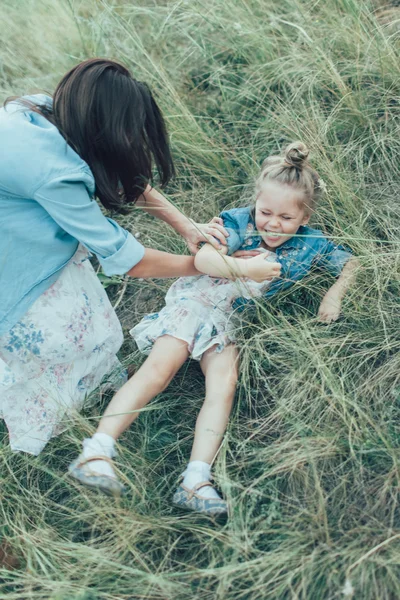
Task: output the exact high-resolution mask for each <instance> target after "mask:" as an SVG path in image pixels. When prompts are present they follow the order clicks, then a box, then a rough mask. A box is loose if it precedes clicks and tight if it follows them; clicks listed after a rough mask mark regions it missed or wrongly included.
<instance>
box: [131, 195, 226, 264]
mask: <svg viewBox="0 0 400 600" xmlns="http://www.w3.org/2000/svg"><path fill="white" fill-rule="evenodd" d="M136 206H138V207H140V208H143V210H145V211H146V212H147V213H149V214H151V215H153V216H154V217H157V218H158V219H161V220H162V221H165V223H168V225H171V227H173V228H174V229H175V231H177V232H178V233H180V235H181V236H182V237H183V238H184V239H185V240H186V242H187V245H188V247H189V250H190V251H191V252H193V254H195V253H196V252H197V250H198V244H199V243H200V242H205V241H208V242H210V243H211V244H212V245H213V246H215V247H216V248H219V247H220V244H223V245H225V244H226V239H225V238H226V237H227V236H228V232H227V231H226V229H225V228H224V227H223V225H222V221H221V219H219V218H217V217H214V219H213V220H212V221H211V222H210V223H208V224H206V225H202V224H199V223H194V222H193V221H192V220H191V219H189V218H188V217H186V216H185V215H184V214H182V213H181V212H180V211H179V210H178V209H177V208H176V207H175V206H174V205H173V204H171V202H169V201H168V200H167V199H166V198H165V197H164V196H163V195H162V194H160V192H157V190H155V189H154V188H152V187H150V186H149V185H148V186H147V188H146V190H145V191H144V193H143V194H142V196H140V198H139V199H138V201H137V202H136ZM215 238H217V239H215Z"/></svg>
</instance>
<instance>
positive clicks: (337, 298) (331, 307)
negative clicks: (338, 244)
mask: <svg viewBox="0 0 400 600" xmlns="http://www.w3.org/2000/svg"><path fill="white" fill-rule="evenodd" d="M359 266H360V262H359V261H358V260H357V259H356V258H351V259H350V260H349V261H348V262H347V263H346V264H345V265H344V267H343V270H342V272H341V274H340V276H339V279H338V280H337V281H336V283H334V284H333V285H332V287H330V288H329V290H328V291H327V292H326V294H325V296H324V297H323V299H322V302H321V305H320V307H319V311H318V318H319V320H320V321H323V322H325V323H331V322H332V321H336V320H337V319H338V318H339V315H340V309H341V306H342V299H343V297H344V295H345V293H346V292H347V290H348V289H349V287H350V286H351V285H352V283H353V281H354V279H355V276H356V270H357V269H358V267H359Z"/></svg>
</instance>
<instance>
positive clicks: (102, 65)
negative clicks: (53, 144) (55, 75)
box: [7, 58, 174, 213]
mask: <svg viewBox="0 0 400 600" xmlns="http://www.w3.org/2000/svg"><path fill="white" fill-rule="evenodd" d="M10 100H11V99H9V100H7V101H8V102H9V101H10ZM12 100H14V99H12ZM19 101H20V102H22V103H23V104H27V101H25V100H24V99H19ZM28 104H29V106H30V108H31V109H32V110H36V112H40V113H41V114H43V116H45V117H46V118H47V119H48V120H49V121H51V122H52V123H53V124H54V125H55V126H56V127H57V128H58V129H59V131H60V133H61V134H62V136H63V137H64V138H65V140H66V141H67V142H68V144H69V145H70V146H72V148H73V149H74V150H75V151H76V152H77V153H78V154H79V156H80V157H81V158H82V159H83V160H84V161H85V162H86V163H87V164H88V165H89V167H90V169H91V171H92V173H93V176H94V179H95V182H96V195H97V196H98V198H99V199H100V201H101V203H102V204H103V205H104V206H105V207H106V208H108V209H112V210H116V211H118V212H122V213H124V212H127V210H126V208H127V207H126V204H129V203H132V202H135V201H136V200H137V199H138V198H139V196H140V195H141V194H142V193H143V191H144V190H145V188H146V186H147V184H148V183H149V182H151V181H152V167H153V159H154V162H155V164H156V167H157V171H158V174H159V177H160V180H161V186H164V185H166V184H167V183H168V181H169V180H170V179H171V177H173V175H174V165H173V161H172V157H171V152H170V148H169V143H168V136H167V132H166V128H165V123H164V119H163V117H162V115H161V112H160V109H159V108H158V106H157V104H156V102H155V100H154V98H153V96H152V94H151V91H150V89H149V88H148V86H147V85H146V84H145V83H143V82H141V81H137V80H136V79H134V78H133V77H132V76H131V74H130V73H129V71H128V69H126V68H125V67H124V66H123V65H121V64H119V63H117V62H115V61H112V60H107V59H102V58H93V59H90V60H86V61H84V62H81V63H80V64H78V65H77V66H75V67H74V68H73V69H71V70H70V71H68V73H67V74H66V75H64V77H63V78H62V79H61V81H60V82H59V84H58V85H57V88H56V90H55V92H54V96H53V108H52V109H49V108H48V107H47V108H46V107H45V106H35V107H34V106H32V103H28Z"/></svg>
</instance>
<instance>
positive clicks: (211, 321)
mask: <svg viewBox="0 0 400 600" xmlns="http://www.w3.org/2000/svg"><path fill="white" fill-rule="evenodd" d="M267 260H270V261H271V262H274V261H275V260H276V254H275V253H274V252H268V259H267ZM270 283H271V281H263V282H262V283H256V282H254V281H250V280H248V281H243V280H239V279H237V280H236V281H231V280H230V279H223V278H215V277H209V276H208V275H200V276H197V277H181V278H180V279H178V280H177V281H175V283H173V284H172V285H171V287H170V288H169V290H168V292H167V295H166V297H165V306H164V308H163V309H162V310H161V311H160V312H158V313H152V314H149V315H146V316H145V317H144V318H143V319H142V320H141V321H140V323H138V325H136V326H135V327H134V328H133V329H131V331H130V334H131V335H132V337H133V338H134V340H135V342H136V344H137V346H138V348H139V350H140V351H141V352H143V353H144V354H149V352H150V350H151V348H152V346H153V344H154V342H155V341H156V339H157V338H159V337H162V336H163V335H171V336H173V337H175V338H178V339H181V340H184V341H185V342H187V344H188V348H189V352H190V354H191V356H192V358H194V359H195V360H200V359H201V357H202V355H203V354H204V352H206V350H208V349H209V348H212V347H213V346H215V351H216V352H222V350H223V349H224V348H225V346H226V345H228V344H231V343H233V342H234V341H235V327H237V323H235V313H234V310H233V309H232V302H233V300H235V298H239V297H243V298H257V297H260V296H262V294H263V292H264V291H265V290H266V289H267V287H268V286H269V285H270Z"/></svg>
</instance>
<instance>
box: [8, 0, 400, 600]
mask: <svg viewBox="0 0 400 600" xmlns="http://www.w3.org/2000/svg"><path fill="white" fill-rule="evenodd" d="M395 4H396V3H395V2H393V3H392V5H387V6H386V7H385V6H381V5H380V4H379V3H377V2H362V1H355V0H333V1H331V2H329V3H328V2H312V1H309V0H304V1H300V0H291V1H289V0H282V1H281V2H279V3H277V2H274V1H273V0H224V1H222V0H206V1H204V0H203V1H202V2H200V1H198V0H179V1H169V0H147V1H146V0H140V1H138V2H135V3H131V2H126V3H123V2H122V0H97V1H95V0H80V1H78V0H68V1H65V0H63V1H61V0H51V1H50V0H20V1H19V2H17V3H15V2H12V1H11V0H3V2H2V3H1V7H0V10H1V22H2V27H1V31H0V36H1V37H0V41H1V45H0V48H1V50H0V53H1V54H0V63H1V64H0V67H1V71H0V91H1V96H2V98H5V97H6V96H8V95H11V94H19V93H25V92H31V91H35V90H43V89H44V90H48V91H52V89H53V88H54V85H55V84H56V82H57V81H58V79H59V78H60V76H61V75H62V74H63V73H64V72H65V71H66V70H67V69H68V68H69V67H70V66H72V65H73V64H75V63H76V62H77V61H79V60H81V59H84V58H86V57H90V56H93V55H105V56H109V57H114V58H117V59H119V60H121V61H123V62H125V63H126V64H127V65H128V66H129V67H130V68H132V70H133V72H134V74H135V75H136V77H138V78H139V79H143V80H146V81H147V82H148V83H149V84H150V85H151V86H152V88H153V89H154V90H155V91H156V93H157V98H158V100H159V103H160V104H161V106H162V108H163V110H164V112H165V115H166V117H167V121H168V127H169V131H170V135H171V140H172V145H173V150H174V156H175V158H176V163H177V171H178V177H177V179H176V181H175V182H174V184H173V186H171V187H170V188H169V189H168V190H167V192H168V196H169V198H170V199H171V200H172V201H173V202H174V203H176V205H177V206H179V207H180V208H181V209H182V210H183V211H184V212H185V213H186V214H187V215H188V216H191V217H194V218H196V219H198V220H203V219H207V218H209V217H211V216H213V215H214V214H217V213H218V211H220V210H221V209H222V208H224V207H226V206H229V207H231V206H237V205H240V204H241V203H245V202H246V200H247V199H248V198H249V196H250V194H251V190H250V189H249V187H248V186H249V182H251V180H252V178H253V177H254V175H255V173H256V172H257V168H258V165H259V164H260V163H261V161H262V159H263V158H265V156H267V155H268V154H270V153H275V152H277V151H278V150H279V149H280V148H282V146H283V145H284V144H286V143H287V142H289V141H292V140H294V139H301V140H303V141H304V142H306V143H307V144H308V145H309V146H310V148H311V149H312V160H313V163H314V164H315V166H316V168H317V169H318V170H319V172H320V174H321V176H322V177H323V179H324V180H325V182H326V184H327V187H328V193H327V195H326V197H325V199H324V201H323V202H322V204H321V206H320V209H319V211H318V215H317V216H316V218H315V220H314V224H315V225H316V226H318V227H320V228H323V229H324V230H325V231H326V232H328V233H329V234H330V235H332V236H333V238H334V239H337V240H341V241H343V242H344V243H346V244H347V245H348V246H350V247H351V248H352V249H353V251H354V253H355V254H357V255H358V256H359V257H360V261H361V265H362V266H361V269H360V272H359V273H358V279H357V284H356V286H354V288H353V289H352V291H351V292H350V293H349V294H348V296H347V298H346V300H345V302H344V310H343V313H344V315H343V318H342V320H340V321H338V322H337V323H335V324H333V325H330V326H323V325H321V324H319V323H318V321H317V319H316V312H317V309H318V303H319V301H320V299H321V298H322V295H323V293H324V291H325V290H326V289H327V287H328V286H329V285H330V283H331V282H330V281H329V279H328V278H324V277H321V276H318V277H316V276H313V277H311V278H309V279H308V280H306V281H303V282H301V283H300V284H298V285H297V286H295V288H294V289H292V290H291V291H290V292H287V293H285V294H283V295H281V296H279V297H277V298H274V299H272V300H271V302H270V303H269V304H268V305H262V304H260V305H259V306H258V307H257V309H256V310H255V311H253V312H245V313H244V314H243V317H242V327H241V329H240V331H238V336H239V340H240V347H241V379H240V385H239V387H238V393H237V402H236V405H235V408H234V413H233V415H232V418H231V421H230V425H229V428H228V432H227V435H226V437H225V439H224V442H223V445H222V448H221V450H220V453H219V455H218V459H217V461H216V464H215V471H216V475H217V478H218V482H219V485H220V486H221V488H222V490H223V493H224V494H225V496H226V498H227V499H228V500H229V502H230V503H231V505H232V507H233V510H232V515H231V517H230V518H229V520H228V521H227V522H226V523H224V522H220V521H214V520H212V519H210V518H207V517H202V516H198V515H191V514H181V513H178V512H176V511H175V510H174V509H173V508H172V507H171V505H170V499H171V494H172V492H173V491H174V488H175V485H176V478H177V476H178V474H179V473H180V472H181V469H182V467H183V465H184V464H185V461H186V460H187V458H188V456H189V452H190V446H191V442H192V436H193V428H194V422H195V419H196V415H197V412H198V410H199V407H200V405H201V402H202V398H203V394H204V385H203V380H202V376H201V374H200V371H199V369H198V365H197V364H193V363H190V362H188V363H187V364H186V365H185V366H184V367H183V368H182V370H181V372H180V374H179V376H178V377H177V378H176V379H175V381H174V382H173V383H172V384H171V385H170V387H169V388H168V390H167V391H166V392H165V393H163V394H161V395H160V396H159V397H158V398H157V399H156V400H155V401H154V402H153V403H152V404H150V405H149V407H147V408H146V409H145V410H143V414H142V415H141V416H140V418H139V420H138V422H136V423H135V424H134V426H133V427H132V428H131V430H130V431H128V432H127V433H126V434H125V435H124V436H123V438H122V439H121V453H120V456H119V467H120V469H121V472H122V474H123V476H124V477H125V480H126V483H127V485H128V487H129V490H130V493H129V495H128V497H127V498H126V499H124V500H122V501H120V502H115V501H112V500H110V499H107V498H104V497H101V496H98V495H96V494H94V493H92V492H90V491H86V490H84V489H81V488H79V487H78V486H76V485H75V484H74V483H72V482H71V481H68V480H67V479H66V477H65V472H66V467H67V464H68V463H69V461H70V460H71V459H72V458H73V457H75V456H76V454H77V452H78V449H79V444H80V441H81V439H82V437H83V436H85V435H88V434H89V433H90V432H91V431H93V429H94V427H95V424H96V422H97V420H98V418H99V416H100V415H101V413H102V411H103V410H104V401H101V400H100V399H98V402H97V404H95V406H94V407H93V408H91V409H89V410H87V411H86V413H85V414H83V415H77V416H76V418H75V419H71V421H70V422H69V427H68V430H67V431H66V432H65V433H64V434H63V435H61V436H60V437H59V438H57V439H55V440H53V441H52V442H51V443H50V444H49V445H48V447H47V448H46V450H45V451H44V452H43V453H42V454H41V455H40V456H39V457H38V458H32V457H29V456H23V455H13V454H12V453H11V452H10V450H9V448H8V445H7V436H6V432H5V429H4V428H3V437H2V445H1V449H0V457H1V463H2V469H1V476H0V477H1V487H0V495H1V507H0V510H1V513H0V514H1V517H0V519H1V520H0V524H1V533H2V536H3V539H4V540H6V541H7V542H8V544H9V545H10V547H11V548H12V550H13V552H14V553H15V554H16V555H17V556H18V557H19V560H20V567H19V568H18V569H16V570H14V571H7V570H6V569H2V570H0V600H2V599H3V598H4V599H5V598H7V600H28V599H29V600H34V599H35V600H39V599H40V600H44V599H46V600H47V599H50V600H72V599H73V600H78V599H79V600H117V599H131V600H133V599H139V598H149V599H150V598H151V599H163V600H164V599H168V600H169V599H170V600H180V599H182V600H183V599H185V600H186V599H189V598H199V599H201V600H211V599H221V600H222V599H224V600H225V599H227V600H233V599H243V600H258V599H273V600H275V599H282V600H283V599H285V600H286V599H293V600H294V599H298V600H319V599H321V600H327V599H334V598H341V597H347V598H349V597H354V598H356V599H362V600H372V599H379V600H381V599H382V600H394V599H395V598H399V597H400V583H399V582H400V579H399V570H400V511H399V485H400V481H399V478H400V473H399V467H400V451H399V436H400V425H399V423H400V380H399V371H400V358H399V357H400V354H399V352H398V351H399V346H400V335H399V300H398V298H399V292H400V284H399V263H400V253H399V241H400V240H399V225H400V215H399V212H400V211H399V191H400V186H399V181H400V161H399V150H400V147H399V146H400V142H399V139H400V137H399V133H400V131H399V129H400V128H399V107H400V77H399V52H398V42H399V38H398V26H397V25H396V22H397V23H398V19H399V18H400V14H399V10H398V9H396V7H395ZM381 14H384V15H385V18H382V19H380V18H379V17H380V15H381ZM388 15H389V17H390V18H388ZM396 19H397V21H396ZM124 223H125V225H126V226H127V227H128V228H131V229H132V230H133V231H134V232H136V233H137V232H140V234H141V240H143V241H144V243H146V244H151V245H152V246H154V247H157V248H162V249H166V250H170V251H173V252H180V251H183V250H184V242H183V241H182V240H181V239H180V238H178V236H175V235H171V231H170V230H169V229H168V228H167V227H166V226H164V225H162V224H160V223H158V222H157V221H156V220H155V219H151V218H150V217H148V216H146V215H143V214H142V213H140V211H139V210H136V211H134V213H133V214H132V215H131V216H129V217H127V218H125V221H124ZM112 283H115V285H114V286H110V287H109V288H108V289H109V292H110V296H111V298H112V299H113V300H114V301H116V299H117V298H118V297H119V296H118V292H120V290H121V285H120V284H119V283H118V281H116V282H112ZM168 285H169V282H166V281H164V282H163V281H148V282H145V281H139V282H138V281H133V280H132V281H129V282H128V285H127V288H126V292H125V295H124V296H123V299H122V301H121V302H120V304H119V306H118V311H119V315H120V317H121V320H122V322H123V324H124V326H125V328H126V329H127V328H128V327H129V326H131V325H132V324H134V323H136V322H137V320H138V319H139V318H140V317H141V316H142V315H143V314H144V313H146V312H149V311H151V310H154V309H155V308H156V307H159V306H161V304H162V299H163V296H164V294H165V291H166V290H167V288H168ZM122 356H123V358H124V360H125V361H126V363H127V364H128V363H134V364H140V362H141V361H142V357H141V356H139V354H138V352H137V351H136V350H135V347H134V345H133V343H131V342H129V340H127V342H126V343H125V345H124V347H123V351H122Z"/></svg>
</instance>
